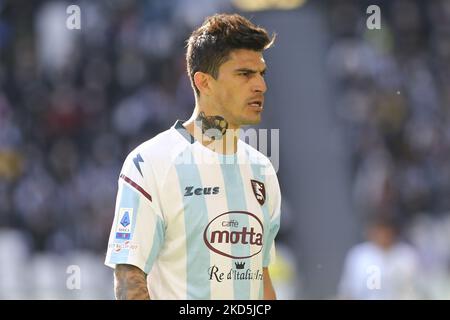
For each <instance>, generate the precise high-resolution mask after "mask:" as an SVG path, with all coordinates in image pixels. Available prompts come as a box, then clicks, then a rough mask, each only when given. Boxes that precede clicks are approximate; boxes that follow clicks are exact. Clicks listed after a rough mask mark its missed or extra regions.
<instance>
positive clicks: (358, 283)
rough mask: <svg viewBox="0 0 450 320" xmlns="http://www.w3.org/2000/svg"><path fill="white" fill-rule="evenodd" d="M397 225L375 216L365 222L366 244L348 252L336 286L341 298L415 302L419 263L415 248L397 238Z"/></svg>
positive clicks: (417, 291)
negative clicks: (411, 300)
mask: <svg viewBox="0 0 450 320" xmlns="http://www.w3.org/2000/svg"><path fill="white" fill-rule="evenodd" d="M399 235H400V234H399V226H398V223H397V222H396V221H395V220H394V219H392V218H391V217H385V216H377V217H375V218H374V219H372V220H371V221H370V222H369V223H368V227H367V241H366V242H363V243H360V244H357V245H356V246H354V247H353V248H351V249H350V251H349V252H348V254H347V256H346V258H345V264H344V270H343V273H342V277H341V280H340V283H339V288H338V296H339V297H340V298H342V299H358V300H359V299H361V300H365V299H367V300H372V299H376V300H391V299H419V298H421V297H422V294H421V290H420V283H419V274H420V263H419V257H418V253H417V251H416V249H415V248H414V247H413V246H411V245H410V244H408V243H407V242H405V241H404V240H402V239H401V238H400V237H399Z"/></svg>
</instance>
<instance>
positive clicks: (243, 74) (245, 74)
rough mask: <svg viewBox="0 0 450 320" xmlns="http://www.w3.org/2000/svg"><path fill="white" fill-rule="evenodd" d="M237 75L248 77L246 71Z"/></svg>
mask: <svg viewBox="0 0 450 320" xmlns="http://www.w3.org/2000/svg"><path fill="white" fill-rule="evenodd" d="M239 75H240V76H246V77H248V76H249V75H250V73H249V72H247V71H242V72H239Z"/></svg>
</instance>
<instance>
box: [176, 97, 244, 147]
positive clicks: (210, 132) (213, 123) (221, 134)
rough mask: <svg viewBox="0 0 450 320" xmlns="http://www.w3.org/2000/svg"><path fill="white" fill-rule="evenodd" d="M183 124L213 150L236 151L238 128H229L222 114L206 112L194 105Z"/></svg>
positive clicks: (197, 138)
mask: <svg viewBox="0 0 450 320" xmlns="http://www.w3.org/2000/svg"><path fill="white" fill-rule="evenodd" d="M184 126H185V127H186V130H187V131H188V132H189V133H190V134H191V135H192V136H194V138H195V139H196V140H198V141H200V142H201V143H202V144H203V145H204V146H206V147H208V148H210V149H211V150H213V151H216V152H218V153H221V154H233V153H235V152H236V151H237V142H238V139H239V130H236V129H230V128H229V123H228V121H227V120H226V119H225V118H224V117H223V116H222V115H219V114H214V113H207V112H206V111H204V110H202V108H200V107H199V106H198V105H196V106H195V108H194V112H193V113H192V116H191V117H190V118H189V120H188V121H186V122H185V123H184Z"/></svg>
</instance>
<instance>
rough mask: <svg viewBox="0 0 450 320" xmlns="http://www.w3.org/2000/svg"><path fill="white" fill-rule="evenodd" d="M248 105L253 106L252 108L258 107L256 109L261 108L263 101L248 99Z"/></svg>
mask: <svg viewBox="0 0 450 320" xmlns="http://www.w3.org/2000/svg"><path fill="white" fill-rule="evenodd" d="M248 105H249V106H250V107H253V108H258V109H262V108H263V101H262V100H259V99H258V100H252V101H250V102H249V103H248Z"/></svg>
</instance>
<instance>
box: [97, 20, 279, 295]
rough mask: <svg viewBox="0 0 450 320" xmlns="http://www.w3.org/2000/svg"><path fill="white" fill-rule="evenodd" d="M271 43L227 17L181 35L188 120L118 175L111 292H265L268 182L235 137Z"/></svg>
mask: <svg viewBox="0 0 450 320" xmlns="http://www.w3.org/2000/svg"><path fill="white" fill-rule="evenodd" d="M273 41H274V38H270V37H269V35H268V34H267V31H266V30H265V29H263V28H260V27H257V26H255V25H254V24H253V23H251V22H250V21H248V20H247V19H245V18H244V17H242V16H240V15H237V14H234V15H227V14H217V15H214V16H212V17H209V18H207V19H206V20H205V21H204V23H203V25H202V26H201V27H200V28H198V29H197V30H195V31H194V32H193V33H192V35H191V37H190V38H189V40H188V45H187V53H186V60H187V71H188V75H189V76H190V79H191V84H192V87H193V89H194V93H195V99H196V104H195V108H194V111H193V114H192V116H191V118H190V119H189V120H188V121H186V122H183V121H177V122H176V123H175V124H174V125H173V126H172V127H171V128H170V129H169V130H167V131H164V132H162V133H161V134H159V135H157V136H156V137H155V138H153V139H150V140H149V141H147V142H145V143H143V144H141V145H140V146H138V147H137V148H136V149H135V150H133V151H132V152H131V153H130V154H129V155H128V157H127V159H126V160H125V163H124V165H123V168H122V171H121V173H120V178H119V190H118V194H117V203H116V212H115V217H114V221H113V225H112V230H111V234H110V238H109V244H108V252H107V256H106V260H105V263H106V265H108V266H111V267H114V268H115V273H114V275H115V294H116V298H117V299H150V298H151V299H262V298H264V299H275V297H276V296H275V291H274V289H273V286H272V283H271V279H270V275H269V271H268V266H269V263H271V262H272V261H273V258H274V238H275V236H276V234H277V232H278V229H279V225H280V205H281V194H280V188H279V184H278V179H277V176H276V173H275V170H274V168H273V166H272V164H271V163H270V161H269V160H268V159H267V158H266V157H265V156H264V155H262V154H261V153H259V152H258V151H257V150H255V149H253V148H252V147H251V146H249V145H248V144H246V143H245V142H243V141H241V140H240V139H239V128H240V127H241V126H243V125H252V124H258V123H259V122H260V120H261V113H262V111H263V106H264V93H265V92H266V90H267V87H266V83H265V80H264V73H265V70H266V64H265V61H264V59H263V55H262V52H263V51H264V50H265V49H267V48H269V47H270V46H271V45H272V43H273Z"/></svg>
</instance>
